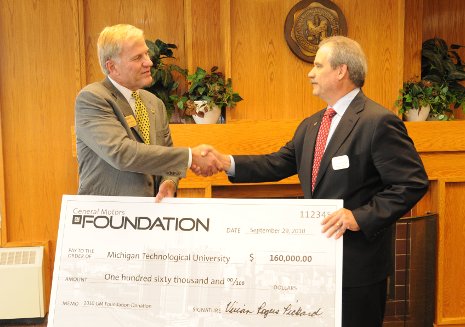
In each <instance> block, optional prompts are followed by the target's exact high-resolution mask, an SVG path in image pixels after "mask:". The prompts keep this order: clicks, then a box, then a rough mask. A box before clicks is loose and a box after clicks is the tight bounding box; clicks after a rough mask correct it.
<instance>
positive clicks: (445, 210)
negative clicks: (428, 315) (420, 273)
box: [436, 177, 465, 326]
mask: <svg viewBox="0 0 465 327" xmlns="http://www.w3.org/2000/svg"><path fill="white" fill-rule="evenodd" d="M464 189H465V179H464V178H463V177H462V178H460V179H455V178H452V179H451V178H445V179H442V180H440V187H439V193H440V194H439V199H440V201H439V203H440V206H439V215H440V218H441V219H440V221H439V246H438V278H437V281H438V282H437V302H436V303H437V306H436V322H437V324H438V326H445V325H450V324H454V325H455V324H457V325H458V324H461V326H463V325H465V296H464V294H465V284H464V283H463V272H464V268H463V267H464V266H465V259H464V258H465V248H464V247H463V246H462V244H463V239H464V237H465V216H464V214H463V213H464V212H465V192H464Z"/></svg>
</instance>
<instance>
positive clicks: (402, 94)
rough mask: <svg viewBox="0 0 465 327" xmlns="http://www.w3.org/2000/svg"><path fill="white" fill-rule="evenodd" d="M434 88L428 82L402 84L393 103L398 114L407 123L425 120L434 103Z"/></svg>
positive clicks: (410, 81)
mask: <svg viewBox="0 0 465 327" xmlns="http://www.w3.org/2000/svg"><path fill="white" fill-rule="evenodd" d="M433 91H434V86H433V83H432V82H430V81H425V80H420V81H414V80H409V81H407V82H404V83H403V87H402V88H401V89H400V90H399V96H398V97H397V100H396V102H395V106H396V107H397V108H398V112H399V114H401V115H402V116H403V118H404V119H405V120H407V121H419V120H426V118H428V115H429V112H430V110H431V103H433V102H434V97H435V95H434V94H433Z"/></svg>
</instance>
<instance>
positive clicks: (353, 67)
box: [319, 35, 368, 87]
mask: <svg viewBox="0 0 465 327" xmlns="http://www.w3.org/2000/svg"><path fill="white" fill-rule="evenodd" d="M324 45H326V46H328V47H330V48H331V52H330V55H329V63H330V65H331V68H333V69H335V68H336V67H339V66H340V65H347V70H348V71H349V79H350V80H351V81H352V82H353V83H354V84H355V85H356V86H357V87H362V86H363V84H365V76H366V74H367V71H368V65H367V59H366V56H365V53H364V52H363V49H362V47H361V46H360V44H358V42H357V41H354V40H352V39H349V38H348V37H345V36H339V35H338V36H331V37H329V38H326V39H324V40H323V41H321V42H320V44H319V47H320V48H321V47H322V46H324Z"/></svg>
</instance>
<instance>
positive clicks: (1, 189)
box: [0, 57, 6, 246]
mask: <svg viewBox="0 0 465 327" xmlns="http://www.w3.org/2000/svg"><path fill="white" fill-rule="evenodd" d="M0 58H1V57H0ZM0 98H2V94H1V88H0ZM5 226H6V214H5V177H4V170H3V140H2V107H1V106H0V246H2V245H3V240H5V242H6V235H5V236H4V235H3V233H6V227H5Z"/></svg>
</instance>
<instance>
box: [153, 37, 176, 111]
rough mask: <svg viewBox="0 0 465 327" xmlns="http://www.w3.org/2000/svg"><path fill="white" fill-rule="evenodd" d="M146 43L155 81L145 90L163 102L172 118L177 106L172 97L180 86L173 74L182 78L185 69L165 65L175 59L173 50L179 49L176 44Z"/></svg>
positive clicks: (159, 41) (173, 65) (157, 41)
mask: <svg viewBox="0 0 465 327" xmlns="http://www.w3.org/2000/svg"><path fill="white" fill-rule="evenodd" d="M145 43H146V44H147V47H148V48H149V50H148V51H149V57H150V60H151V61H152V62H153V66H152V68H151V69H150V74H151V75H152V78H153V81H152V84H151V85H150V86H148V87H146V88H145V89H146V90H147V91H149V92H152V93H153V94H155V95H156V96H157V97H158V98H160V99H161V100H162V101H163V103H164V104H165V107H166V111H167V112H168V116H169V117H170V118H171V116H172V114H173V112H174V111H175V105H174V102H173V100H172V99H171V98H170V96H171V95H172V94H174V93H175V92H176V90H177V88H178V86H179V82H178V81H176V78H175V76H174V74H173V72H179V73H180V76H183V75H185V69H182V68H181V67H179V66H178V65H175V64H167V63H165V60H166V59H175V57H174V56H173V49H177V46H176V45H175V44H171V43H165V42H163V41H161V40H159V39H157V40H155V41H154V42H153V41H150V40H145Z"/></svg>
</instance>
